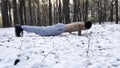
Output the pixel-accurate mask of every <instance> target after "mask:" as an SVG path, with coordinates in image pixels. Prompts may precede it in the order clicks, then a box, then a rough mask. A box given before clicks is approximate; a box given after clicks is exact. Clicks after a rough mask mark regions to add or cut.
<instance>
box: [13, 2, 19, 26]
mask: <svg viewBox="0 0 120 68" xmlns="http://www.w3.org/2000/svg"><path fill="white" fill-rule="evenodd" d="M13 19H14V25H16V24H19V22H18V14H17V3H16V0H13Z"/></svg>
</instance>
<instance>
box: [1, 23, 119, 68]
mask: <svg viewBox="0 0 120 68" xmlns="http://www.w3.org/2000/svg"><path fill="white" fill-rule="evenodd" d="M14 34H15V33H14V28H13V27H11V28H0V68H120V53H119V52H120V24H111V25H108V24H107V25H106V24H103V25H93V26H92V28H91V29H89V30H85V31H82V34H83V36H77V32H74V33H72V34H69V33H63V34H61V35H58V36H48V37H42V36H39V35H36V34H34V33H28V32H24V36H23V37H15V35H14ZM16 60H19V62H18V63H16V65H15V62H16Z"/></svg>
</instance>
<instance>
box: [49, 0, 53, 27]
mask: <svg viewBox="0 0 120 68" xmlns="http://www.w3.org/2000/svg"><path fill="white" fill-rule="evenodd" d="M49 24H50V25H52V4H51V0H49Z"/></svg>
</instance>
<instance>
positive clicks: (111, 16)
mask: <svg viewBox="0 0 120 68" xmlns="http://www.w3.org/2000/svg"><path fill="white" fill-rule="evenodd" d="M110 5H111V7H110V21H111V22H113V6H114V5H113V0H112V1H111V2H110Z"/></svg>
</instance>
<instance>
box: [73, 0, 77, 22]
mask: <svg viewBox="0 0 120 68" xmlns="http://www.w3.org/2000/svg"><path fill="white" fill-rule="evenodd" d="M73 3H74V13H73V22H75V21H77V11H78V10H77V0H73Z"/></svg>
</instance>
